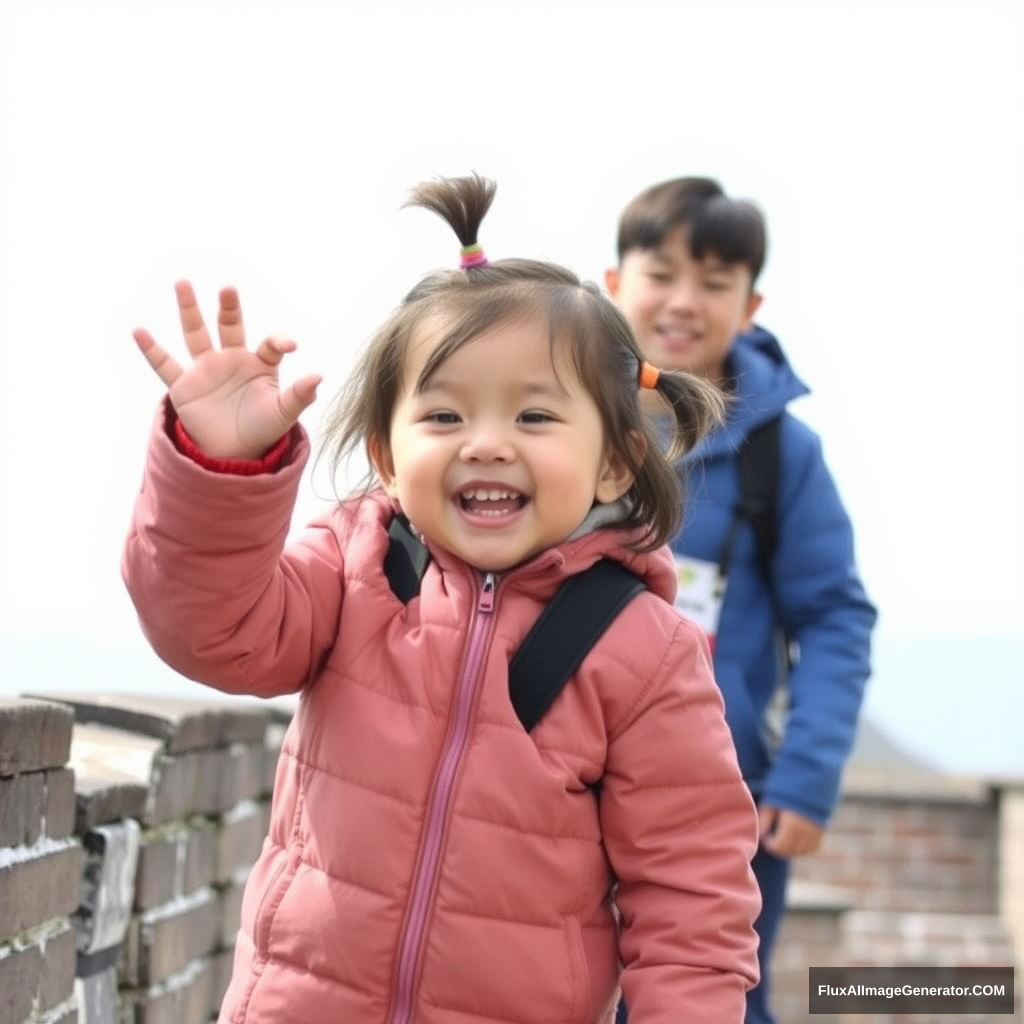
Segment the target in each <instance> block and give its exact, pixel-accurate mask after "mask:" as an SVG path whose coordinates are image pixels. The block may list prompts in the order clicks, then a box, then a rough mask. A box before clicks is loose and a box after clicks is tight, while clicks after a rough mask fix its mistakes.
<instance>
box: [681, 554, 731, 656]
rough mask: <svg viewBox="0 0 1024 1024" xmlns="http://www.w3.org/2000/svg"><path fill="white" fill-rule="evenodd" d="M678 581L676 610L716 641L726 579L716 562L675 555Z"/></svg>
mask: <svg viewBox="0 0 1024 1024" xmlns="http://www.w3.org/2000/svg"><path fill="white" fill-rule="evenodd" d="M676 579H677V581H678V589H677V590H676V608H678V609H679V611H681V612H682V613H683V614H684V615H685V616H686V617H687V618H688V619H690V620H691V621H692V622H695V623H696V624H697V625H698V626H700V627H701V629H703V630H704V632H705V633H707V635H708V637H709V638H710V639H711V640H712V641H713V640H714V637H715V634H716V633H717V632H718V619H719V617H720V616H721V614H722V598H723V597H724V595H725V577H723V576H721V575H720V574H719V572H718V566H717V565H716V564H715V563H714V562H702V561H701V560H700V559H699V558H687V557H686V556H685V555H676Z"/></svg>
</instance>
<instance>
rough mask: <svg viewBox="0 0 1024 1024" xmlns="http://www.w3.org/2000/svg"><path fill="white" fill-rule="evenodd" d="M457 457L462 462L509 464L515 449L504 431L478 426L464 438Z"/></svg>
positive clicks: (513, 456)
mask: <svg viewBox="0 0 1024 1024" xmlns="http://www.w3.org/2000/svg"><path fill="white" fill-rule="evenodd" d="M459 455H460V457H461V458H462V460H463V461H464V462H511V461H512V459H513V458H515V448H514V447H513V446H512V444H511V442H510V441H509V439H508V437H507V435H506V434H505V432H504V431H502V430H499V429H497V428H494V427H483V426H480V427H477V428H476V429H474V430H473V432H472V433H471V435H470V436H469V437H468V438H466V441H465V443H464V444H463V446H462V449H461V451H460V452H459Z"/></svg>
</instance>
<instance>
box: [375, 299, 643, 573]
mask: <svg viewBox="0 0 1024 1024" xmlns="http://www.w3.org/2000/svg"><path fill="white" fill-rule="evenodd" d="M444 330H445V324H444V323H443V322H441V321H437V320H435V321H432V322H431V323H430V324H428V325H424V327H423V328H422V329H421V330H420V331H419V332H418V334H417V337H415V338H414V339H413V342H412V344H411V345H410V347H409V353H408V356H407V358H406V365H405V371H404V380H403V390H402V393H401V396H400V398H399V400H398V403H397V405H396V406H395V410H394V414H393V416H392V419H391V433H390V437H389V439H388V444H387V445H386V446H381V447H380V449H379V450H378V451H377V452H376V454H375V460H374V461H375V464H376V469H377V472H378V474H379V476H380V478H381V481H382V482H383V484H384V487H385V489H386V490H387V492H388V494H390V495H391V496H392V497H394V498H397V499H398V501H399V503H400V504H401V506H402V510H403V512H405V514H406V515H407V516H408V517H409V520H410V521H411V522H412V524H413V525H414V526H415V527H416V529H417V530H419V531H420V532H421V533H422V534H423V535H424V537H426V538H427V540H429V541H430V542H432V543H434V544H437V545H439V546H441V547H443V548H445V549H446V550H448V551H450V552H452V553H453V554H455V555H457V556H458V557H459V558H461V559H462V560H463V561H465V562H468V563H469V564H470V565H473V566H475V567H476V568H478V569H481V570H485V571H492V570H493V571H497V570H502V569H508V568H510V567H511V566H514V565H517V564H518V563H520V562H523V561H525V560H526V559H528V558H530V557H531V556H533V555H536V554H538V553H539V552H541V551H543V550H545V549H546V548H549V547H551V546H552V545H554V544H558V543H560V542H561V541H563V540H565V539H566V538H567V537H568V536H569V535H570V534H571V533H572V532H573V530H575V529H576V527H578V526H579V525H580V523H581V522H582V521H583V518H584V517H585V516H586V514H587V512H588V511H589V510H590V508H591V506H592V505H593V504H594V502H595V501H598V502H610V501H614V500H615V499H616V498H619V497H620V496H621V495H623V494H624V493H625V492H626V491H627V490H628V489H629V487H630V485H631V484H632V476H631V475H630V474H629V472H628V470H626V469H625V468H624V466H623V464H622V461H621V459H619V458H618V456H616V455H615V454H613V453H611V452H610V451H609V449H608V446H607V445H606V444H605V441H604V437H603V431H602V427H601V418H600V415H599V414H598V410H597V406H596V405H595V403H594V400H593V399H592V398H591V396H590V395H589V394H588V393H587V392H586V391H585V390H584V388H583V386H582V384H581V383H580V382H579V380H578V379H577V376H576V373H575V371H574V370H573V368H572V365H571V363H570V362H569V359H568V356H567V353H565V351H564V349H565V346H563V345H560V344H556V345H555V346H554V349H552V346H551V344H550V340H549V335H548V329H547V326H546V324H545V323H544V322H543V321H542V320H540V319H539V318H538V319H526V320H515V321H509V322H507V323H499V324H497V325H495V326H494V327H492V328H490V329H489V330H488V331H487V332H486V333H484V334H482V335H481V336H480V337H478V338H475V339H474V340H473V341H471V342H469V343H467V344H465V345H463V346H462V348H460V349H458V350H457V351H456V352H455V353H453V354H452V355H451V356H450V357H449V358H448V359H447V360H445V362H443V363H442V364H441V365H440V366H439V367H438V368H437V370H436V371H435V373H434V374H433V376H432V377H431V378H430V379H429V380H428V381H427V383H426V386H425V387H424V388H423V389H422V390H420V391H416V390H415V388H416V381H417V380H418V379H419V375H420V372H421V371H422V369H423V366H424V364H425V363H426V360H427V358H428V357H429V355H430V353H431V352H432V351H433V349H434V347H435V346H436V345H437V344H438V342H439V341H440V339H441V338H442V337H443V335H444ZM552 358H554V360H555V365H553V364H552ZM556 371H557V373H556Z"/></svg>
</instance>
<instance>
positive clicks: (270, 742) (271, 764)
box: [260, 721, 288, 796]
mask: <svg viewBox="0 0 1024 1024" xmlns="http://www.w3.org/2000/svg"><path fill="white" fill-rule="evenodd" d="M287 731H288V725H287V723H285V722H277V721H272V722H271V723H270V725H268V726H267V731H266V734H265V735H264V737H263V792H262V793H261V794H260V795H261V796H270V795H271V793H273V792H274V780H275V778H276V775H277V761H278V758H279V757H280V756H281V744H282V743H283V742H284V735H285V733H286V732H287Z"/></svg>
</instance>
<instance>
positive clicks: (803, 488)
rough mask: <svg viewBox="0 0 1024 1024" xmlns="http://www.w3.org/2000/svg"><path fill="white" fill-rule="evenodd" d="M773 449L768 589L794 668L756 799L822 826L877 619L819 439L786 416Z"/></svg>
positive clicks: (853, 722)
mask: <svg viewBox="0 0 1024 1024" xmlns="http://www.w3.org/2000/svg"><path fill="white" fill-rule="evenodd" d="M781 446H782V451H783V453H785V454H784V457H783V464H782V470H781V479H780V493H779V517H778V542H777V547H776V551H775V555H774V559H773V563H772V574H773V591H774V593H775V599H776V601H777V603H778V612H779V614H780V615H781V617H782V619H783V622H784V624H785V627H786V629H787V632H788V633H789V635H790V637H791V638H792V640H793V641H794V642H795V646H796V661H795V664H794V665H793V668H792V671H791V673H790V677H789V709H788V714H787V718H786V723H785V731H784V734H783V739H782V743H781V746H780V748H779V751H778V754H777V756H776V759H775V762H774V764H773V766H772V768H771V770H770V772H769V774H768V776H767V778H766V779H765V784H764V787H763V790H762V794H761V799H762V801H763V802H764V803H766V804H770V805H772V806H775V807H779V808H783V809H787V810H793V811H796V812H798V813H800V814H803V815H805V816H806V817H808V818H810V819H812V820H814V821H816V822H818V823H819V824H822V825H824V824H825V822H826V821H827V820H828V818H829V816H830V815H831V813H832V811H833V810H834V808H835V805H836V802H837V800H838V797H839V785H840V781H841V777H842V771H843V765H844V763H845V761H846V759H847V757H848V755H849V753H850V748H851V747H852V745H853V740H854V735H855V732H856V726H857V717H858V714H859V712H860V707H861V703H862V700H863V696H864V687H865V684H866V683H867V679H868V675H869V674H870V651H871V631H872V628H873V627H874V624H875V619H876V617H877V616H876V612H875V609H874V607H873V605H872V604H871V602H870V601H869V600H868V598H867V595H866V594H865V591H864V587H863V585H862V583H861V580H860V577H859V575H858V573H857V568H856V564H855V560H854V543H853V530H852V527H851V524H850V519H849V516H848V515H847V513H846V510H845V508H844V507H843V503H842V500H841V498H840V496H839V492H838V490H837V488H836V485H835V482H834V480H833V479H832V476H831V474H830V473H829V470H828V467H827V466H826V464H825V460H824V456H823V454H822V450H821V442H820V440H819V439H818V437H817V435H816V434H814V433H813V432H812V431H811V430H810V429H809V428H807V427H806V426H805V425H804V424H802V423H800V422H799V421H798V420H795V419H793V418H792V417H789V416H787V417H785V419H784V421H783V435H782V439H781Z"/></svg>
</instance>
